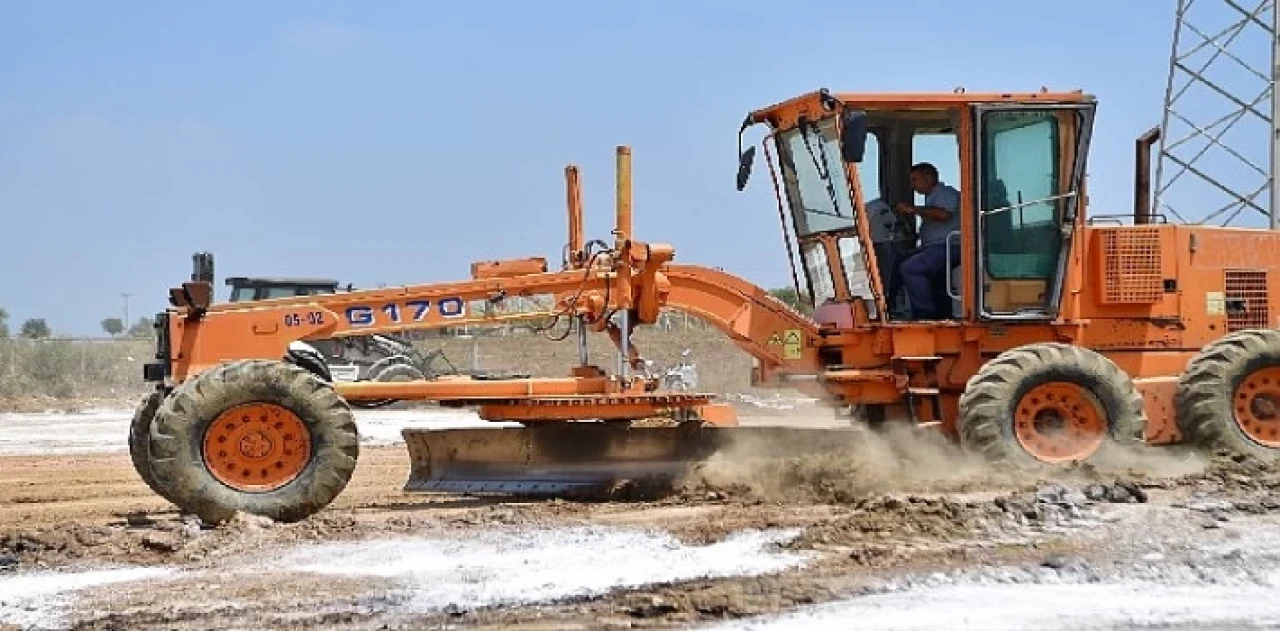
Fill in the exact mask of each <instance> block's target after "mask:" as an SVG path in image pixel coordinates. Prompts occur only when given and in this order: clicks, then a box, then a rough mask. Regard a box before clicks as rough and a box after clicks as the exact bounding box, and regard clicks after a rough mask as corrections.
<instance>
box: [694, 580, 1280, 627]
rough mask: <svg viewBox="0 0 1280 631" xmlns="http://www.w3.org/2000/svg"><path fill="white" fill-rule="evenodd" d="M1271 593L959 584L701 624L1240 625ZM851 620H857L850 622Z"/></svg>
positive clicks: (1266, 604)
mask: <svg viewBox="0 0 1280 631" xmlns="http://www.w3.org/2000/svg"><path fill="white" fill-rule="evenodd" d="M1274 596H1275V591H1274V588H1271V587H1264V586H1261V585H1253V586H1239V585H1233V586H1214V585H1203V586H1176V587H1174V586H1169V585H1162V584H1158V583H1142V584H1139V583H1129V584H1117V583H1092V584H1086V585H1073V584H1063V585H1017V584H1012V585H1004V586H973V585H963V586H948V587H942V588H936V589H920V590H905V591H901V592H894V593H888V594H878V595H874V596H866V597H862V598H858V599H855V600H849V601H843V602H837V603H832V604H828V605H822V606H816V607H810V608H807V609H805V610H802V611H800V612H796V613H792V614H788V615H784V616H779V617H775V618H761V619H757V620H750V621H735V622H731V623H727V624H720V625H712V626H707V627H703V628H704V629H706V630H708V631H711V630H715V631H729V630H731V629H732V630H741V631H792V630H794V631H817V630H820V629H849V628H857V629H866V630H873V629H895V630H910V629H984V630H990V631H1001V630H1005V629H1008V630H1021V629H1045V630H1049V629H1114V628H1117V627H1119V628H1130V627H1133V628H1140V627H1156V628H1166V627H1172V628H1224V629H1225V628H1236V629H1241V628H1258V627H1261V626H1267V627H1271V626H1274V625H1275V620H1276V619H1277V618H1280V600H1277V599H1276V598H1275V597H1274ZM853 621H856V625H854V626H851V624H853ZM1190 625H1195V626H1194V627H1192V626H1190Z"/></svg>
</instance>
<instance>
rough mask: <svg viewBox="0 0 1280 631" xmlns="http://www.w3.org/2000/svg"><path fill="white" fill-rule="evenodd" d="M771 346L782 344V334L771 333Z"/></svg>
mask: <svg viewBox="0 0 1280 631" xmlns="http://www.w3.org/2000/svg"><path fill="white" fill-rule="evenodd" d="M769 346H782V336H781V335H779V334H777V333H774V334H773V335H770V336H769Z"/></svg>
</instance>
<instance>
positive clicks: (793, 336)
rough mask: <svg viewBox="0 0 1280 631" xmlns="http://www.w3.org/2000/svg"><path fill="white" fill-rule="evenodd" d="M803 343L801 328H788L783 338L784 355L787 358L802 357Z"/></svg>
mask: <svg viewBox="0 0 1280 631" xmlns="http://www.w3.org/2000/svg"><path fill="white" fill-rule="evenodd" d="M802 345H803V341H802V340H801V338H800V329H787V332H786V335H784V336H783V338H782V356H783V357H784V358H786V359H800V349H801V347H802Z"/></svg>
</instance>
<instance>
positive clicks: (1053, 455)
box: [959, 343, 1147, 468]
mask: <svg viewBox="0 0 1280 631" xmlns="http://www.w3.org/2000/svg"><path fill="white" fill-rule="evenodd" d="M1146 425H1147V416H1146V409H1145V406H1144V404H1143V400H1142V395H1141V393H1139V392H1138V389H1137V387H1135V386H1134V383H1133V380H1132V379H1130V378H1129V375H1127V374H1125V372H1124V371H1122V370H1120V368H1119V367H1118V366H1116V364H1115V363H1114V362H1112V361H1111V360H1109V359H1107V358H1106V357H1104V356H1103V355H1101V354H1099V353H1097V352H1094V351H1092V350H1089V349H1087V348H1082V347H1079V346H1074V345H1069V344H1059V343H1045V344H1030V345H1027V346H1021V347H1018V348H1014V349H1010V350H1008V351H1005V352H1004V353H1002V354H1000V355H999V356H998V357H996V358H995V359H993V360H991V361H990V362H988V363H987V364H986V365H984V366H983V367H982V369H981V370H979V371H978V372H977V373H976V374H975V375H974V376H973V377H971V378H970V379H969V383H968V384H967V386H966V387H965V391H964V394H962V395H961V396H960V420H959V426H960V441H961V444H962V445H963V446H964V447H965V448H966V449H970V450H972V451H974V452H978V453H980V454H982V455H983V457H985V458H986V459H987V460H988V461H991V462H993V463H1001V464H1010V465H1013V466H1016V467H1020V468H1035V467H1043V466H1046V465H1053V464H1062V463H1070V462H1089V461H1097V460H1101V459H1104V458H1106V457H1108V455H1109V454H1111V453H1113V452H1116V451H1119V450H1123V449H1134V448H1139V447H1141V446H1142V445H1143V444H1144V441H1143V434H1144V432H1145V430H1146Z"/></svg>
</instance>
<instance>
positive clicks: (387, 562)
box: [0, 411, 1280, 629]
mask: <svg viewBox="0 0 1280 631" xmlns="http://www.w3.org/2000/svg"><path fill="white" fill-rule="evenodd" d="M381 414H382V416H367V417H365V418H362V419H361V427H362V431H364V432H366V434H367V443H366V445H365V447H364V448H363V450H362V455H361V461H360V465H359V468H358V469H357V472H356V476H355V479H354V480H353V482H352V483H351V485H350V486H349V487H348V489H347V490H346V492H345V493H344V494H343V495H342V496H341V497H340V498H339V499H338V501H337V502H336V503H335V504H334V505H333V506H332V507H330V508H329V509H327V510H326V511H324V512H323V513H321V514H320V515H318V516H316V517H314V518H312V519H310V520H306V521H304V522H301V523H298V524H290V525H280V524H272V523H270V522H264V521H262V520H258V519H252V518H249V519H238V520H236V521H235V522H234V523H232V524H228V525H225V526H223V527H220V528H204V527H201V525H200V524H198V523H196V522H194V521H191V520H184V519H183V518H182V517H181V516H179V515H177V514H176V513H174V512H173V511H172V510H171V508H172V507H171V506H169V505H168V504H167V503H166V502H164V501H163V500H161V499H159V498H157V497H155V496H153V495H152V494H151V493H150V492H149V490H148V489H147V488H146V486H145V485H144V484H143V483H142V482H141V481H139V480H138V479H137V476H136V475H135V474H134V473H133V471H132V469H131V468H130V466H129V462H128V457H127V455H126V454H125V453H124V451H123V449H122V446H123V442H122V441H123V436H124V433H123V431H122V428H123V425H122V424H121V423H122V421H121V419H122V418H127V413H121V412H119V411H104V412H98V413H91V414H83V415H34V416H33V415H25V416H16V415H8V416H5V415H0V454H3V455H0V628H6V625H9V626H12V627H13V628H17V629H27V628H35V629H42V628H76V629H147V628H163V629H205V628H243V629H261V628H281V627H286V628H333V629H384V628H446V627H447V628H480V629H483V628H519V629H576V628H583V629H596V628H705V629H792V628H796V629H799V628H803V629H815V628H850V627H851V626H852V623H851V622H850V621H856V627H857V628H867V629H889V628H895V629H898V628H905V629H934V628H946V629H958V628H981V629H1006V628H1007V629H1025V628H1139V627H1142V628H1152V627H1154V628H1204V627H1215V628H1225V627H1231V628H1253V627H1256V628H1264V627H1268V626H1269V625H1271V626H1274V624H1275V623H1274V621H1275V620H1278V619H1280V602H1277V601H1275V599H1273V598H1270V597H1269V595H1270V594H1272V593H1274V590H1275V588H1276V587H1277V586H1278V585H1280V470H1276V469H1273V468H1271V467H1267V466H1263V465H1260V464H1258V463H1252V462H1235V461H1232V460H1230V459H1225V460H1219V461H1216V462H1214V463H1212V465H1211V466H1207V467H1205V466H1202V464H1201V463H1199V462H1197V461H1194V460H1184V459H1179V458H1176V457H1160V458H1153V459H1149V460H1147V461H1144V462H1142V463H1141V467H1142V468H1143V469H1144V470H1145V471H1146V472H1147V473H1146V474H1145V475H1139V474H1135V473H1131V472H1129V473H1123V474H1119V473H1114V472H1112V473H1103V472H1098V471H1091V470H1087V469H1085V470H1079V471H1075V472H1071V473H1070V474H1069V475H1064V476H1063V477H1062V478H1061V479H1059V480H1056V481H1047V480H1036V479H1017V478H1009V477H1000V476H995V475H993V474H992V473H990V472H988V471H985V470H983V469H982V468H981V467H978V466H976V465H975V464H974V463H972V462H971V461H969V460H967V459H965V458H964V457H963V456H961V455H960V454H958V453H957V452H955V451H954V450H951V449H949V448H948V447H946V446H944V445H942V444H939V443H937V442H931V441H926V442H924V443H921V442H920V440H921V439H920V438H918V437H915V438H909V439H908V438H904V437H897V438H894V439H892V440H882V439H878V438H877V439H874V440H870V442H869V444H868V448H867V450H866V452H865V453H860V454H851V457H850V458H847V459H829V460H828V459H813V460H808V461H781V462H777V463H774V464H773V465H771V466H768V467H764V468H760V469H754V470H750V471H748V470H743V469H740V468H735V467H733V466H730V465H731V464H732V463H726V464H722V465H718V466H715V467H712V468H710V469H708V470H707V471H706V472H704V474H703V475H702V476H701V477H700V478H698V479H696V480H692V481H690V483H689V485H688V487H687V488H686V490H685V492H684V493H682V494H680V495H679V496H676V497H672V498H669V499H666V500H663V501H659V502H636V503H626V504H623V503H575V502H562V501H543V502H496V501H483V500H478V499H474V498H466V497H456V496H447V495H419V494H406V493H403V492H401V491H400V487H401V485H402V484H403V482H404V480H405V478H406V476H407V471H408V465H407V459H406V458H405V455H404V453H403V448H402V447H401V446H399V445H395V444H393V443H394V442H395V438H396V435H397V434H398V427H400V426H403V425H405V424H439V423H445V424H467V423H470V422H474V421H472V420H470V419H467V418H464V417H445V416H432V413H429V412H393V413H381ZM760 422H765V421H760ZM813 422H814V423H815V424H818V423H821V422H824V421H822V420H821V419H816V420H813ZM826 422H829V421H826ZM15 437H18V438H15ZM95 437H97V438H95ZM903 440H911V441H916V442H913V443H912V445H913V449H914V451H913V452H912V453H916V454H918V458H917V461H915V462H903V461H902V460H901V456H900V454H901V453H902V450H901V449H898V450H895V449H894V447H895V446H897V447H901V446H902V445H901V444H900V443H898V442H896V441H903ZM33 445H38V448H36V447H34V446H33ZM895 454H898V455H895Z"/></svg>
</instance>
